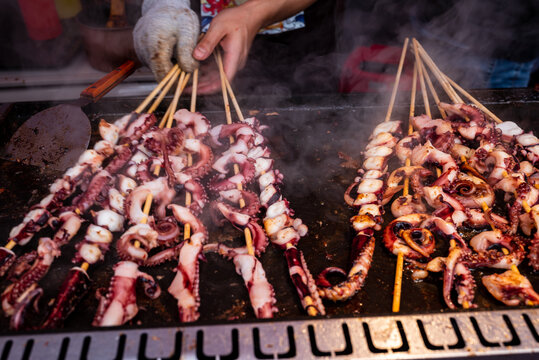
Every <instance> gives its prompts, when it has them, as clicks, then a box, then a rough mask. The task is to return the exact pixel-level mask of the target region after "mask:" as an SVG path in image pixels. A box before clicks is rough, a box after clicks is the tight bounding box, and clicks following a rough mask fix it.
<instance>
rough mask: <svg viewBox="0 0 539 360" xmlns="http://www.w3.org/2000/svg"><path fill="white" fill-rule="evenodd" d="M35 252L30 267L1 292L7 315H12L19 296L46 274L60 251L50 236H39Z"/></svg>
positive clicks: (3, 306)
mask: <svg viewBox="0 0 539 360" xmlns="http://www.w3.org/2000/svg"><path fill="white" fill-rule="evenodd" d="M37 254H38V256H37V258H36V260H35V261H34V263H33V265H32V267H31V268H30V269H28V270H27V271H26V272H25V273H24V274H23V275H22V276H21V277H20V278H19V279H18V280H17V281H16V282H14V283H12V284H10V285H9V286H8V287H7V288H6V289H5V290H4V292H3V293H2V297H1V298H2V308H3V310H4V312H5V313H6V314H8V315H12V314H13V312H14V311H15V306H16V304H17V302H18V301H19V297H20V296H21V295H23V293H24V292H25V291H26V290H28V288H30V287H31V286H32V285H33V284H36V283H37V282H38V281H39V280H41V279H42V278H43V277H44V276H45V275H46V274H47V272H48V271H49V268H50V266H51V264H52V262H53V261H54V258H56V257H57V256H59V255H60V252H59V250H58V245H57V244H56V243H55V242H54V241H52V240H51V239H50V238H41V239H40V241H39V246H38V249H37Z"/></svg>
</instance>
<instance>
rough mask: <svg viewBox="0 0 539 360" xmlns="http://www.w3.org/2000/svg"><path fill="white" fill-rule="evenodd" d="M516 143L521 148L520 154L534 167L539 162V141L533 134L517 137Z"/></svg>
mask: <svg viewBox="0 0 539 360" xmlns="http://www.w3.org/2000/svg"><path fill="white" fill-rule="evenodd" d="M515 140H516V143H517V144H518V145H519V146H520V147H521V150H520V153H521V154H522V155H523V156H525V157H526V158H527V159H528V160H529V161H530V162H531V163H532V164H533V165H536V164H537V162H539V139H538V138H537V136H535V135H534V134H533V133H526V134H521V135H518V136H516V138H515Z"/></svg>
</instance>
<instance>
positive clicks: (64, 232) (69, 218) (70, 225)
mask: <svg viewBox="0 0 539 360" xmlns="http://www.w3.org/2000/svg"><path fill="white" fill-rule="evenodd" d="M58 222H59V223H60V224H61V225H60V228H59V229H58V230H57V231H56V234H55V235H54V238H53V239H52V240H53V241H54V242H55V243H56V244H58V247H61V246H63V245H65V244H67V243H68V242H69V241H70V240H71V239H72V238H73V237H74V236H75V235H76V234H77V233H78V232H79V229H80V226H81V224H82V219H81V218H80V216H78V215H77V214H76V213H74V212H72V211H65V212H63V213H61V214H60V216H58Z"/></svg>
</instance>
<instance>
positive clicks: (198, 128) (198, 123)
mask: <svg viewBox="0 0 539 360" xmlns="http://www.w3.org/2000/svg"><path fill="white" fill-rule="evenodd" d="M174 120H176V127H177V128H179V129H180V130H182V131H183V132H184V134H185V136H186V137H187V138H195V139H203V138H205V137H206V136H207V135H208V132H209V130H210V122H209V121H208V119H206V117H205V116H204V115H202V114H201V113H199V112H194V113H193V112H191V111H189V110H187V109H180V110H178V111H176V113H174Z"/></svg>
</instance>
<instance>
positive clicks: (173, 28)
mask: <svg viewBox="0 0 539 360" xmlns="http://www.w3.org/2000/svg"><path fill="white" fill-rule="evenodd" d="M199 31H200V25H199V21H198V17H197V15H196V14H195V12H194V11H192V10H191V8H190V5H189V0H144V2H143V4H142V17H141V18H140V19H139V21H138V22H137V24H136V25H135V29H134V30H133V40H134V43H135V51H136V52H137V55H138V57H139V59H140V60H141V61H142V62H143V63H145V64H146V65H148V66H149V67H150V69H151V70H152V72H153V74H154V75H155V77H156V79H157V80H158V81H159V80H161V79H162V78H163V77H165V75H166V74H167V73H168V72H169V70H170V69H171V68H172V61H171V58H172V52H173V50H174V47H175V46H176V60H177V61H178V64H179V66H180V68H181V69H182V70H184V71H186V72H191V71H193V70H195V69H196V68H197V67H198V62H197V61H196V60H195V59H193V56H192V55H191V54H192V53H193V49H194V48H195V46H196V43H197V39H198V35H199Z"/></svg>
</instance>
